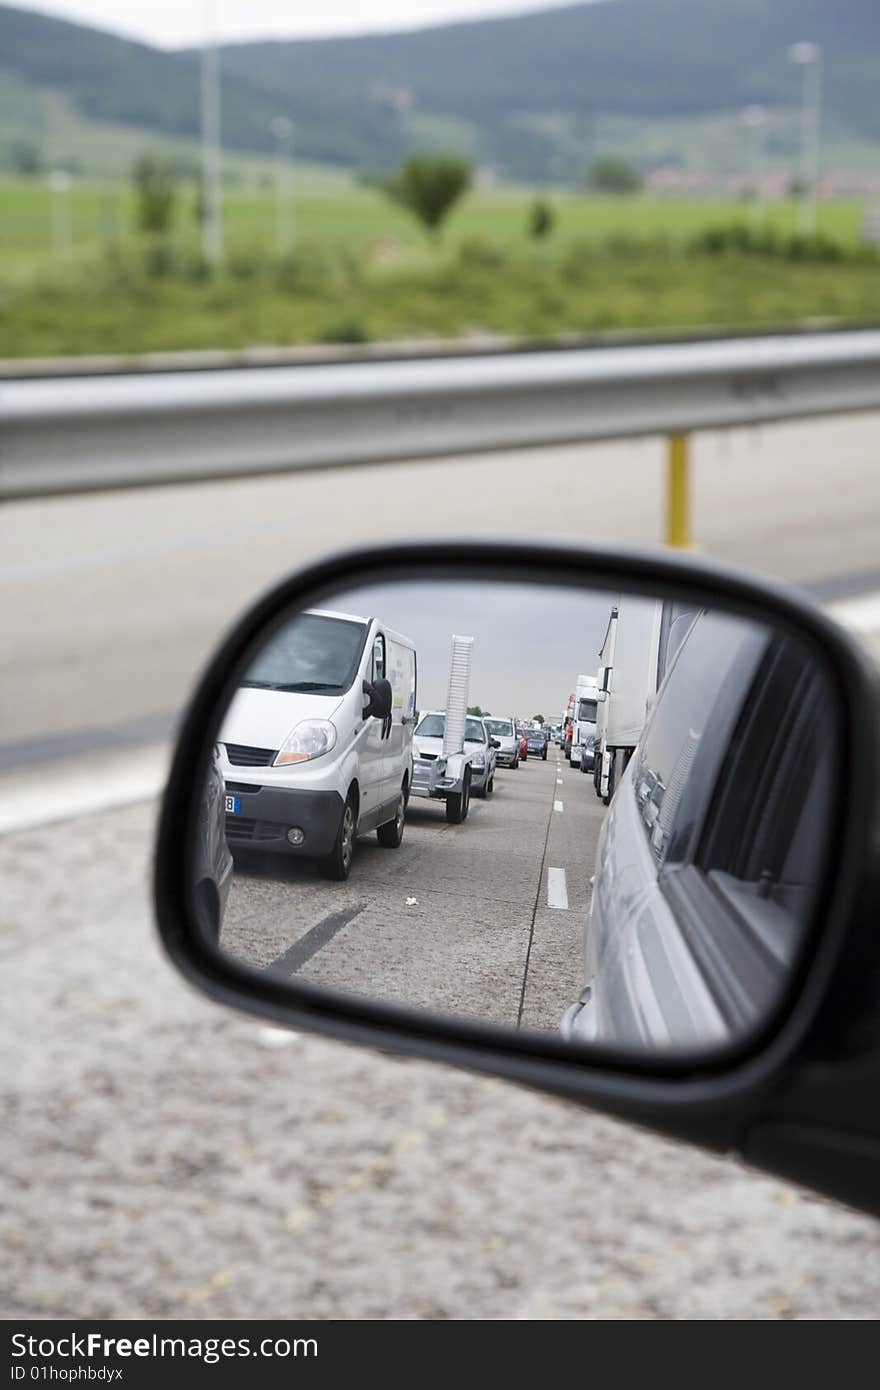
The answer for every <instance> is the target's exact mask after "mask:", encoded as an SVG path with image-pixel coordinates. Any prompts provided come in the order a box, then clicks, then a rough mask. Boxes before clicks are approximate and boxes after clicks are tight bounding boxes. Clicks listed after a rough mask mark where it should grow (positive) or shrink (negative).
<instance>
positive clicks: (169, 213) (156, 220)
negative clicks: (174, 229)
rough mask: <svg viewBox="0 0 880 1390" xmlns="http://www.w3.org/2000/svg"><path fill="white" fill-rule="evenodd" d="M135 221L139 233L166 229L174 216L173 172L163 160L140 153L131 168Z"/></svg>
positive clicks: (164, 230)
mask: <svg viewBox="0 0 880 1390" xmlns="http://www.w3.org/2000/svg"><path fill="white" fill-rule="evenodd" d="M132 179H133V181H134V191H135V198H136V200H137V224H138V227H139V228H140V230H141V231H142V232H167V231H168V230H169V228H170V227H171V223H172V220H173V217H174V172H173V170H172V168H171V165H170V164H168V163H167V161H165V160H161V159H154V158H153V156H152V155H148V154H145V155H142V156H141V158H140V159H139V160H137V162H136V164H135V166H134V168H133V170H132Z"/></svg>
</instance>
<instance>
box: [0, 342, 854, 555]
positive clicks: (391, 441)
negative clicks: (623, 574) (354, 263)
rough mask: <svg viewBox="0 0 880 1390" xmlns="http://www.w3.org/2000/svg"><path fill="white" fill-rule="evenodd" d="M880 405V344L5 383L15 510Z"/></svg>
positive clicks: (675, 456) (2, 485)
mask: <svg viewBox="0 0 880 1390" xmlns="http://www.w3.org/2000/svg"><path fill="white" fill-rule="evenodd" d="M876 408H880V331H873V330H872V331H863V332H845V333H817V334H807V335H804V334H798V335H792V336H779V337H756V338H738V339H723V340H720V341H715V342H688V343H677V344H663V345H656V344H654V345H649V346H636V347H612V348H596V349H589V348H587V349H572V350H568V351H550V352H547V351H545V352H516V353H506V354H501V353H500V354H496V355H488V356H480V357H472V356H469V357H460V358H455V357H438V358H433V359H419V360H397V361H385V362H358V363H340V364H334V365H332V366H323V365H317V366H299V367H266V368H250V369H237V370H236V369H233V370H220V371H189V372H163V373H161V374H157V375H149V374H138V375H131V376H118V375H114V376H100V377H76V378H67V379H64V378H51V379H42V380H7V381H3V382H0V497H3V498H7V499H10V498H24V497H39V496H47V495H53V494H55V495H58V494H65V493H74V492H82V491H87V490H90V489H100V488H118V487H130V486H144V485H148V484H156V483H170V482H196V481H200V480H207V479H218V478H224V477H233V476H236V475H242V474H251V473H254V474H259V473H272V472H284V471H288V470H295V469H312V468H320V467H329V466H334V465H344V464H347V465H352V464H367V463H376V462H391V461H394V460H404V459H418V458H437V457H444V456H451V455H455V454H468V453H476V452H479V451H489V450H501V449H518V448H527V447H538V446H546V445H553V444H569V443H576V442H580V441H588V440H599V439H614V438H626V437H632V436H637V435H649V434H665V435H668V436H670V437H671V444H670V465H669V477H670V498H669V515H668V531H669V536H668V538H669V539H670V541H672V542H673V543H677V544H686V543H687V539H688V515H687V438H686V437H687V435H688V434H689V433H690V432H691V431H694V430H701V429H715V428H720V427H725V426H736V425H750V424H758V423H761V422H769V421H774V420H785V419H794V418H798V417H805V416H812V415H833V414H840V413H845V412H848V411H859V410H870V409H876Z"/></svg>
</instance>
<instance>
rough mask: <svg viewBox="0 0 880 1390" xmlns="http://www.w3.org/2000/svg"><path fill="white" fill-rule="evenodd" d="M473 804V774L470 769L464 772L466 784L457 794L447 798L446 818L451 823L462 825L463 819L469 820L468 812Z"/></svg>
mask: <svg viewBox="0 0 880 1390" xmlns="http://www.w3.org/2000/svg"><path fill="white" fill-rule="evenodd" d="M470 804H471V774H470V769H468V771H467V772H466V773H465V774H464V786H463V787H462V789H461V791H460V792H459V793H458V794H457V795H456V796H447V798H446V819H447V820H448V821H449V823H450V824H451V825H461V823H462V821H464V820H467V813H468V811H469V809H470Z"/></svg>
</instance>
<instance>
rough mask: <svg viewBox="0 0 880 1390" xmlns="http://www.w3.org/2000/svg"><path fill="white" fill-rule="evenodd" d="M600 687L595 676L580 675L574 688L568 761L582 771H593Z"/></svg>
mask: <svg viewBox="0 0 880 1390" xmlns="http://www.w3.org/2000/svg"><path fill="white" fill-rule="evenodd" d="M598 702H599V687H598V684H597V681H596V677H595V676H578V678H577V681H576V682H575V688H574V715H573V723H572V736H571V752H570V753H569V757H568V761H569V764H570V765H571V766H572V767H579V768H580V769H581V772H587V771H592V767H593V750H594V746H595V739H596V707H597V704H598Z"/></svg>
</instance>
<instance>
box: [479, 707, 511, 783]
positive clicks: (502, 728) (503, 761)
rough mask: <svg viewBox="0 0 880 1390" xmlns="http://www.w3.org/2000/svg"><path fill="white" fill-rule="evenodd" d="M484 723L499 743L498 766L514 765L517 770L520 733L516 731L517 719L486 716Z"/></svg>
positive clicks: (491, 735)
mask: <svg viewBox="0 0 880 1390" xmlns="http://www.w3.org/2000/svg"><path fill="white" fill-rule="evenodd" d="M483 723H484V724H485V726H486V728H487V729H488V731H489V734H490V737H492V738H494V739H495V740H496V741H497V743H498V766H499V767H512V768H513V770H514V771H516V769H517V768H518V767H519V734H518V733H517V732H516V721H515V720H514V719H493V718H491V717H484V718H483Z"/></svg>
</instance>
